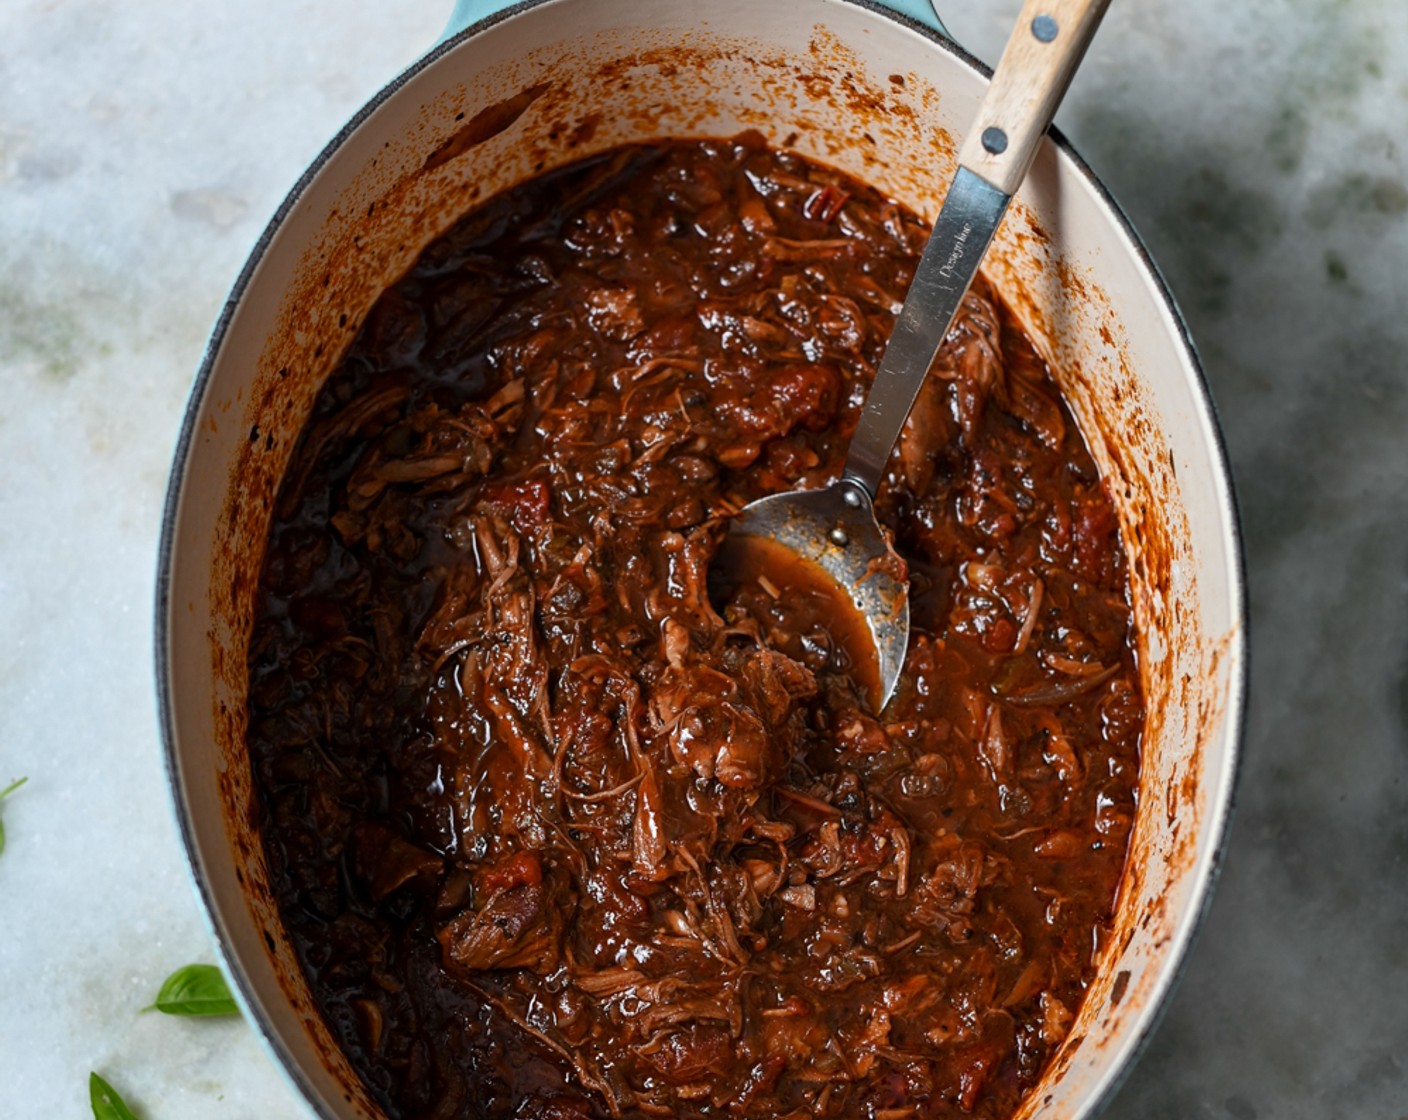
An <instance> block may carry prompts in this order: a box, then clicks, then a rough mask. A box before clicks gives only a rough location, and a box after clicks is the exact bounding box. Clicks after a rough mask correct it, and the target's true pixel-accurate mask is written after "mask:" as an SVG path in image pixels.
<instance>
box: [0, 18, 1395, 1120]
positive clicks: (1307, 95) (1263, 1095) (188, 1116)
mask: <svg viewBox="0 0 1408 1120" xmlns="http://www.w3.org/2000/svg"><path fill="white" fill-rule="evenodd" d="M449 6H450V5H449V3H448V0H445V2H444V3H438V2H437V3H412V2H410V0H380V2H376V3H373V2H370V0H336V2H335V3H334V2H333V0H316V2H314V0H245V2H244V3H239V4H232V3H217V2H216V0H179V2H178V0H143V2H142V3H135V2H128V3H117V2H115V0H6V2H5V3H4V4H3V5H0V385H2V386H3V388H4V402H3V404H2V405H0V455H3V462H4V464H5V475H4V479H3V482H0V788H3V787H4V785H5V784H7V783H8V781H9V780H10V779H11V778H12V777H20V776H22V775H27V776H28V778H29V782H28V784H27V785H25V786H24V787H23V788H22V789H20V790H19V791H18V792H16V793H15V794H14V795H13V796H11V797H10V798H9V799H7V800H6V801H5V802H4V804H3V805H2V806H0V817H2V818H3V821H4V827H5V830H6V838H7V844H6V847H5V850H4V852H3V854H0V1074H3V1076H0V1116H4V1117H7V1118H9V1117H13V1118H17V1120H27V1118H31V1117H32V1118H45V1120H47V1118H56V1117H78V1116H87V1115H88V1114H89V1113H88V1103H87V1079H88V1073H89V1071H90V1070H98V1071H99V1072H101V1073H103V1075H104V1076H106V1077H107V1078H108V1080H109V1081H111V1082H112V1083H113V1084H114V1085H116V1086H117V1087H118V1088H119V1089H120V1090H121V1091H122V1092H123V1093H124V1095H125V1096H126V1097H127V1099H128V1102H129V1103H130V1104H131V1105H133V1106H134V1108H135V1109H136V1111H137V1112H138V1113H139V1114H140V1115H141V1116H143V1117H145V1118H147V1120H162V1118H172V1120H175V1118H181V1120H203V1118H206V1117H247V1116H259V1117H261V1118H265V1120H283V1118H293V1117H301V1116H303V1115H304V1114H305V1111H304V1109H303V1108H302V1107H301V1106H300V1105H299V1103H298V1102H297V1100H296V1099H295V1097H294V1095H293V1092H292V1090H291V1089H290V1088H289V1087H288V1086H287V1085H286V1083H285V1082H284V1080H283V1078H282V1076H281V1075H280V1073H279V1072H278V1070H277V1069H276V1068H275V1066H274V1065H273V1063H272V1061H271V1060H270V1059H269V1058H268V1057H266V1055H265V1054H264V1052H263V1051H262V1050H261V1049H260V1047H259V1046H258V1045H257V1044H256V1042H255V1041H254V1038H253V1036H252V1034H251V1032H250V1031H249V1030H248V1029H247V1028H246V1027H245V1026H244V1024H243V1023H241V1022H239V1021H237V1020H227V1021H199V1022H197V1021H185V1020H177V1019H171V1018H167V1017H163V1016H159V1015H140V1014H138V1011H139V1010H140V1008H142V1007H143V1006H145V1005H146V1004H147V1003H149V1002H150V1000H151V998H152V995H153V994H154V993H155V990H156V988H157V986H158V985H159V984H160V982H161V979H162V978H163V977H164V976H165V975H166V974H167V973H168V972H169V971H171V970H172V969H173V968H175V967H177V966H179V965H181V964H185V963H187V962H188V961H196V960H212V959H214V954H213V949H212V947H211V946H210V945H209V943H208V941H207V939H206V934H205V929H204V925H203V923H202V919H201V916H200V913H199V911H198V908H197V903H196V899H195V896H194V893H193V891H192V890H191V888H190V886H189V883H188V880H187V875H186V871H185V867H184V863H183V856H182V851H181V847H180V844H179V841H178V838H177V834H176V830H175V827H174V824H173V821H172V819H171V813H170V810H169V808H168V804H167V792H166V783H165V776H164V773H163V769H162V762H161V753H160V745H159V738H158V732H157V724H156V714H155V700H154V684H153V668H152V657H151V647H152V638H151V629H152V594H153V573H154V568H155V552H156V540H157V533H158V526H159V520H160V513H161V503H162V498H163V493H164V487H165V479H166V473H167V470H168V467H169V464H170V460H171V454H172V451H173V448H174V445H175V439H176V434H177V430H178V427H179V424H180V419H181V415H182V410H183V407H184V404H185V399H186V395H187V393H188V391H189V389H190V385H191V381H192V378H193V375H194V371H195V368H196V366H197V364H198V362H199V359H200V355H201V351H202V348H203V345H204V341H205V338H206V335H207V334H208V332H209V329H210V326H211V324H212V323H213V322H214V319H215V316H216V314H217V312H218V310H219V308H220V306H221V303H222V301H223V299H224V296H225V293H226V292H227V291H228V289H229V288H230V286H231V284H232V282H233V280H234V278H235V276H236V274H237V272H238V270H239V268H240V266H241V264H242V262H243V261H244V259H245V256H246V255H247V253H248V252H249V250H250V248H251V246H252V244H253V242H254V240H255V238H256V237H257V236H258V234H259V232H260V230H261V229H262V228H263V225H264V223H265V222H266V221H267V219H268V216H269V215H270V214H271V213H272V211H273V210H274V208H275V206H276V205H277V204H278V202H279V200H280V199H281V198H282V196H283V194H284V192H285V191H286V190H287V189H288V187H289V186H290V185H291V184H292V183H293V182H294V181H295V179H296V178H297V176H298V175H299V173H300V172H301V171H302V169H303V168H304V167H305V166H306V164H307V163H308V162H309V161H310V160H311V159H312V158H313V156H314V155H316V153H317V152H318V150H319V149H320V148H321V146H322V145H323V144H324V142H325V141H326V140H327V139H328V138H329V137H330V136H331V135H332V134H333V133H334V132H335V131H336V129H337V128H338V127H339V126H340V125H341V124H342V123H343V121H344V120H345V119H346V118H347V117H348V116H349V115H350V114H351V113H352V112H353V111H355V109H356V108H357V107H358V106H359V105H360V104H361V103H362V102H364V101H365V100H366V99H367V98H368V97H369V96H370V95H371V94H372V93H374V92H375V90H376V89H377V88H378V87H379V86H380V85H381V84H382V83H384V82H385V81H386V80H387V79H389V78H390V77H391V76H392V75H394V74H395V73H396V72H397V71H398V70H399V69H400V68H402V67H403V66H405V65H406V64H408V63H410V62H411V61H413V60H414V59H415V58H416V57H417V56H418V55H419V54H420V53H422V52H423V50H424V49H425V48H426V47H427V46H428V45H429V44H430V43H431V42H432V40H433V39H434V38H435V37H436V35H437V34H438V32H439V30H440V27H441V26H442V24H443V22H444V18H445V17H446V15H447V13H448V8H449ZM1018 6H1019V4H1018V0H952V2H951V3H948V4H946V5H945V7H944V11H945V16H946V18H947V20H948V22H949V25H950V28H951V30H952V31H954V32H955V34H956V35H957V37H958V38H959V39H960V40H961V41H963V42H964V43H965V45H967V46H969V47H970V49H972V50H973V51H974V53H976V54H978V55H979V56H980V57H984V58H987V59H989V60H992V59H994V58H995V57H996V54H997V52H998V49H999V48H1000V45H1001V43H1002V40H1003V38H1004V37H1005V34H1006V30H1007V28H1008V26H1010V23H1011V21H1012V19H1013V17H1014V15H1015V13H1016V10H1017V8H1018ZM1058 119H1059V121H1060V123H1061V125H1062V126H1063V127H1064V129H1065V130H1066V132H1067V133H1068V135H1069V136H1070V137H1071V138H1072V140H1073V142H1074V143H1075V145H1076V147H1077V149H1078V150H1079V151H1080V152H1081V153H1082V154H1083V155H1084V156H1085V158H1086V159H1087V160H1088V161H1089V162H1090V164H1091V165H1092V166H1093V167H1094V168H1095V170H1096V171H1097V173H1099V174H1100V175H1101V176H1102V177H1103V178H1104V179H1105V181H1106V183H1107V184H1108V185H1109V186H1110V187H1111V189H1112V190H1113V192H1114V194H1115V195H1116V197H1117V198H1119V199H1120V201H1121V202H1122V203H1123V205H1124V206H1125V208H1126V209H1127V210H1128V211H1129V213H1130V215H1131V216H1132V218H1133V220H1134V222H1135V224H1136V226H1137V227H1138V228H1139V229H1140V231H1141V232H1142V233H1143V235H1144V237H1145V238H1146V240H1147V241H1148V243H1149V245H1150V247H1151V249H1152V250H1153V253H1154V255H1155V257H1156V258H1157V260H1158V261H1159V262H1160V264H1161V266H1162V267H1163V269H1164V271H1165V272H1166V274H1167V277H1168V280H1169V283H1170V285H1171V286H1172V288H1173V290H1174V292H1175V294H1176V295H1177V297H1178V298H1179V300H1180V301H1181V303H1182V306H1183V308H1184V311H1185V313H1186V315H1187V317H1188V319H1189V321H1190V324H1191V327H1192V331H1193V335H1194V337H1195V338H1196V339H1197V341H1198V344H1199V346H1200V349H1201V351H1202V355H1203V358H1204V360H1205V364H1206V367H1207V375H1208V379H1209V381H1210V383H1211V386H1212V390H1213V394H1214V396H1215V398H1216V400H1217V403H1218V405H1219V408H1220V412H1221V416H1222V422H1223V426H1224V430H1225V433H1226V437H1227V444H1228V449H1229V453H1230V456H1231V460H1232V466H1233V471H1234V474H1235V479H1236V484H1237V488H1238V491H1239V495H1240V499H1241V503H1242V513H1243V519H1244V525H1245V530H1246V545H1247V566H1248V570H1249V575H1250V583H1251V587H1250V597H1251V608H1252V631H1251V634H1252V694H1251V705H1250V718H1249V723H1248V727H1247V737H1246V748H1245V749H1246V756H1245V764H1244V767H1243V772H1242V779H1241V791H1240V799H1239V809H1238V813H1237V816H1236V819H1235V822H1234V826H1233V834H1232V839H1231V847H1230V852H1229V854H1228V857H1227V861H1226V869H1225V872H1224V875H1223V878H1222V881H1221V884H1220V886H1219V888H1218V891H1217V895H1216V900H1215V902H1214V904H1213V908H1212V912H1211V916H1210V919H1209V921H1208V923H1207V925H1206V927H1205V930H1204V932H1203V934H1202V937H1201V939H1200V941H1199V943H1198V945H1197V947H1196V949H1195V951H1194V956H1193V959H1192V962H1191V966H1190V967H1189V969H1188V972H1187V976H1186V978H1185V980H1184V982H1183V984H1182V986H1181V988H1180V989H1179V991H1178V993H1177V995H1176V997H1175V998H1174V1000H1173V1002H1172V1005H1171V1007H1170V1008H1169V1011H1168V1014H1167V1017H1166V1019H1165V1020H1164V1023H1163V1025H1162V1027H1161V1028H1160V1030H1159V1032H1158V1033H1157V1035H1156V1036H1155V1038H1154V1040H1153V1043H1152V1045H1151V1046H1150V1048H1149V1050H1148V1052H1147V1054H1146V1055H1145V1057H1144V1058H1143V1059H1142V1061H1141V1062H1140V1063H1139V1064H1138V1066H1137V1067H1136V1068H1135V1070H1134V1072H1133V1074H1132V1075H1131V1076H1130V1078H1129V1080H1128V1082H1127V1084H1126V1085H1125V1087H1124V1089H1123V1090H1122V1091H1121V1093H1120V1094H1119V1095H1118V1097H1117V1098H1116V1099H1115V1101H1114V1102H1113V1104H1112V1105H1111V1106H1110V1108H1109V1110H1108V1112H1107V1116H1108V1117H1110V1118H1112V1120H1115V1118H1118V1120H1125V1118H1129V1120H1133V1118H1136V1117H1139V1118H1155V1120H1158V1118H1168V1120H1174V1118H1177V1120H1201V1118H1208V1120H1215V1118H1223V1117H1227V1118H1230V1120H1256V1118H1258V1117H1261V1118H1267V1120H1269V1118H1272V1117H1276V1118H1286V1120H1298V1118H1305V1120H1323V1118H1335V1117H1346V1118H1366V1120H1375V1118H1382V1120H1404V1118H1405V1117H1408V1051H1405V1043H1408V998H1405V997H1406V996H1408V781H1405V779H1406V778H1408V370H1406V369H1405V364H1408V363H1406V362H1405V355H1408V281H1405V280H1403V279H1402V278H1401V277H1402V275H1403V274H1405V273H1408V5H1404V4H1403V3H1402V0H1337V2H1336V3H1332V4H1331V3H1324V2H1321V0H1244V2H1242V3H1240V4H1236V5H1232V4H1227V3H1224V2H1223V0H1123V2H1121V3H1117V4H1115V5H1114V8H1113V10H1112V11H1111V13H1110V15H1109V16H1108V17H1107V20H1106V23H1105V26H1104V28H1103V29H1102V31H1101V33H1100V35H1099V37H1098V38H1097V40H1096V42H1095V46H1094V47H1093V48H1092V51H1091V53H1090V56H1089V58H1088V60H1087V63H1086V65H1085V68H1084V69H1083V70H1082V72H1081V74H1080V75H1079V76H1078V78H1077V80H1076V83H1075V86H1074V87H1073V89H1072V91H1071V93H1070V95H1069V97H1068V99H1067V103H1066V105H1065V107H1064V108H1063V110H1062V113H1061V115H1060V117H1059V118H1058Z"/></svg>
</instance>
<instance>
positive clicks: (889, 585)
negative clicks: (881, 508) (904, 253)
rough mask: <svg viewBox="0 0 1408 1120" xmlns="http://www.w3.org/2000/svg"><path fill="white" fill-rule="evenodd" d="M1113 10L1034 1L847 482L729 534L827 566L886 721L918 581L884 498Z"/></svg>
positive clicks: (789, 497)
mask: <svg viewBox="0 0 1408 1120" xmlns="http://www.w3.org/2000/svg"><path fill="white" fill-rule="evenodd" d="M1108 4H1109V0H1027V3H1026V4H1025V5H1024V6H1023V8H1022V11H1021V14H1020V15H1019V16H1018V17H1017V26H1016V27H1015V28H1014V29H1013V32H1012V35H1011V37H1010V38H1009V39H1008V40H1007V45H1006V47H1005V48H1004V49H1003V52H1002V58H1001V59H1000V60H999V62H998V65H997V70H996V71H994V73H993V77H992V82H991V84H990V85H989V86H988V91H987V93H986V94H985V95H984V97H983V100H982V103H981V104H980V105H979V107H978V114H977V118H976V119H975V120H974V122H973V126H972V127H971V128H970V129H969V131H968V135H967V138H966V139H965V140H964V142H963V145H962V147H961V148H960V149H959V152H958V172H957V174H956V175H955V176H954V179H953V182H952V184H950V186H949V189H948V194H947V195H946V196H945V197H944V204H943V208H942V210H940V212H939V216H938V219H937V220H936V221H935V222H934V229H933V232H932V233H931V234H930V236H929V241H928V243H927V244H926V245H925V247H924V252H923V254H922V256H921V257H920V259H919V265H918V267H917V268H916V269H915V273H914V279H913V280H912V281H911V283H910V287H909V292H908V293H907V294H906V295H905V300H904V305H903V306H902V307H901V308H900V313H899V316H898V318H897V319H896V321H895V329H894V333H893V334H892V335H891V336H890V342H889V345H888V346H887V347H886V349H885V355H884V357H883V359H882V360H881V362H880V367H879V369H878V370H876V373H875V381H874V383H873V384H872V385H871V388H870V394H869V396H868V397H867V398H866V402H865V408H864V410H863V411H862V413H861V418H860V423H859V424H858V425H857V427H856V431H855V434H854V435H853V436H852V437H851V445H850V450H849V452H848V454H847V458H846V465H845V467H844V469H843V470H842V472H841V477H840V478H839V479H837V480H836V481H835V482H833V483H831V484H830V485H829V486H826V487H824V488H822V489H819V490H798V491H792V492H789V493H784V494H773V495H770V496H769V497H766V498H761V499H759V500H758V501H756V502H750V503H749V504H748V505H746V506H745V507H744V508H743V509H742V510H741V511H739V513H738V516H737V517H735V518H734V520H733V522H732V524H731V525H730V527H729V534H730V538H731V539H732V538H741V539H745V540H746V539H747V538H763V539H770V540H773V541H776V542H777V543H778V544H781V545H783V546H785V547H786V548H788V549H790V550H791V551H792V552H794V553H796V554H797V556H799V557H801V558H802V559H803V560H804V561H810V562H811V563H813V564H815V565H817V566H818V567H820V568H821V569H822V570H823V571H824V572H825V573H826V574H827V575H828V576H829V577H830V578H831V579H832V580H834V581H835V583H836V584H837V585H838V587H839V588H840V589H841V591H842V592H843V593H844V595H845V596H846V597H847V598H849V599H850V601H851V602H852V603H854V604H855V608H856V610H857V611H858V612H859V613H860V615H861V617H862V618H863V619H864V621H865V629H866V631H867V632H868V633H869V635H870V638H871V640H872V642H873V643H874V648H875V658H874V665H875V670H876V672H875V678H876V679H875V682H874V683H875V693H876V694H875V695H874V696H873V697H872V701H873V703H874V706H875V709H876V711H879V710H880V709H881V708H883V707H884V706H885V705H886V704H887V703H889V700H890V697H891V696H892V695H894V691H895V686H896V685H897V684H898V683H899V677H900V670H901V669H903V668H904V658H905V651H906V649H907V648H908V646H909V581H908V579H907V576H906V568H905V565H904V562H903V561H902V560H901V559H900V558H899V557H898V556H897V555H896V554H895V552H894V549H893V547H892V545H891V542H890V539H889V537H888V536H887V534H886V533H885V531H884V530H883V529H882V528H881V527H880V524H879V522H878V521H877V520H876V517H875V508H874V498H875V494H876V491H877V490H878V489H879V487H880V481H881V479H882V477H883V476H884V470H885V464H886V462H887V461H888V460H889V457H890V453H891V451H892V450H893V449H894V446H895V442H896V441H897V440H898V439H899V435H900V430H901V429H902V428H903V427H904V422H905V418H906V417H907V416H908V415H909V410H910V408H912V407H913V405H914V401H915V398H916V397H917V396H918V395H919V389H920V386H922V385H923V383H924V379H925V378H926V377H927V376H928V374H929V367H930V366H931V365H932V364H933V361H934V358H935V356H936V355H937V354H938V352H939V347H940V346H941V345H942V344H943V341H944V337H945V335H947V334H948V329H949V326H950V324H951V323H952V322H953V317H954V315H955V314H956V313H957V311H958V307H959V304H960V303H961V302H962V301H963V296H964V294H965V293H966V292H967V291H968V286H969V285H970V284H971V283H972V281H973V277H974V276H975V275H977V272H978V265H979V263H980V262H981V261H982V259H983V254H984V253H985V252H986V251H987V247H988V244H989V243H990V242H991V241H992V237H993V234H994V233H996V232H997V227H998V225H999V224H1000V223H1001V221H1002V216H1003V215H1004V214H1005V213H1006V212H1007V204H1008V203H1009V202H1010V201H1011V199H1012V195H1013V194H1015V193H1016V191H1017V188H1018V187H1019V186H1021V184H1022V180H1023V179H1025V178H1026V176H1027V171H1028V170H1029V169H1030V168H1031V164H1032V160H1033V159H1034V158H1035V156H1036V151H1037V147H1038V146H1039V144H1040V143H1041V138H1042V136H1043V135H1045V133H1046V129H1047V127H1048V126H1049V125H1050V124H1051V118H1052V117H1054V116H1055V115H1056V107H1057V106H1058V105H1059V104H1060V103H1061V98H1062V96H1064V94H1065V92H1066V88H1067V86H1069V85H1070V81H1071V78H1072V76H1073V75H1074V74H1075V70H1076V67H1077V66H1078V65H1079V64H1080V60H1081V58H1082V56H1084V54H1085V49H1086V47H1087V46H1088V45H1089V44H1090V40H1091V38H1092V37H1093V36H1094V35H1095V29H1096V28H1097V27H1098V26H1099V23H1100V18H1101V16H1103V15H1104V13H1105V8H1106V7H1107V6H1108ZM868 675H869V674H865V673H862V674H861V676H868Z"/></svg>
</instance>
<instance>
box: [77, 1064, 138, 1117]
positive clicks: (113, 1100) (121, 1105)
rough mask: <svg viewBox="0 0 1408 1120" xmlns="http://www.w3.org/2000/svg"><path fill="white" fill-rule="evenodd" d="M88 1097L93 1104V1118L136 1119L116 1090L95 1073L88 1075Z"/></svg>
mask: <svg viewBox="0 0 1408 1120" xmlns="http://www.w3.org/2000/svg"><path fill="white" fill-rule="evenodd" d="M88 1099H89V1100H90V1101H91V1102H92V1104H93V1120H137V1114H136V1113H134V1112H133V1111H132V1110H131V1109H130V1108H128V1107H127V1102H126V1101H124V1100H123V1099H122V1098H121V1097H120V1096H118V1094H117V1090H116V1089H114V1088H113V1087H112V1086H111V1085H109V1084H108V1083H107V1082H106V1081H104V1080H103V1079H102V1078H101V1077H99V1076H98V1075H97V1074H96V1073H90V1074H89V1075H88Z"/></svg>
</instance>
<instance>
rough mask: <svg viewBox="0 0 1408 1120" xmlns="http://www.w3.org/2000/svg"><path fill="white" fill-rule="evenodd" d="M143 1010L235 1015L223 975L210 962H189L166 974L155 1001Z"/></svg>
mask: <svg viewBox="0 0 1408 1120" xmlns="http://www.w3.org/2000/svg"><path fill="white" fill-rule="evenodd" d="M143 1010H144V1011H152V1010H156V1011H160V1012H162V1013H163V1014H165V1015H238V1014H239V1013H240V1009H239V1005H238V1004H237V1003H235V1000H234V997H233V996H231V995H230V989H229V987H228V985H226V983H225V977H224V976H223V975H222V974H221V972H220V970H219V969H218V968H216V967H215V966H214V965H213V964H188V965H186V967H185V968H178V969H177V970H176V971H175V972H173V973H172V974H171V975H170V976H168V977H167V978H166V982H165V983H163V984H162V986H161V991H159V992H157V994H156V1001H155V1002H154V1003H153V1004H152V1005H151V1007H145V1008H143Z"/></svg>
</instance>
